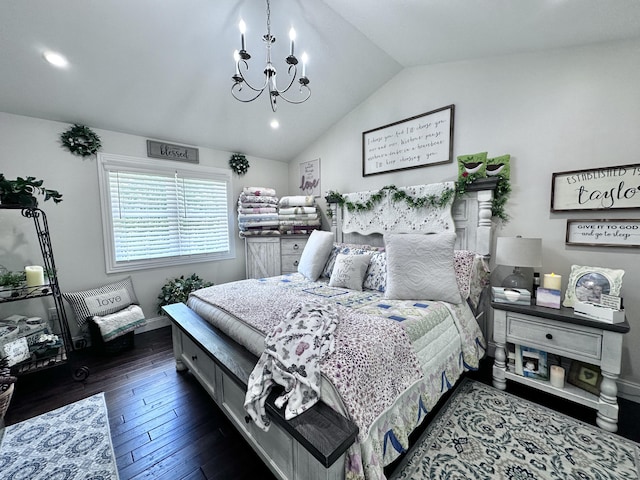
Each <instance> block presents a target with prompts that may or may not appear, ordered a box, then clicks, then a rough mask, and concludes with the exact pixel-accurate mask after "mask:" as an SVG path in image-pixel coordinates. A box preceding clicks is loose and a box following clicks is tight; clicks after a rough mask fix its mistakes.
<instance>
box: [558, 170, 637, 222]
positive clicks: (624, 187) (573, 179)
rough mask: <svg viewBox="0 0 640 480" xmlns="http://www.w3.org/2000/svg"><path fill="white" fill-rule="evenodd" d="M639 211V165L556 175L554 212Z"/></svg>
mask: <svg viewBox="0 0 640 480" xmlns="http://www.w3.org/2000/svg"><path fill="white" fill-rule="evenodd" d="M618 208H640V164H636V165H622V166H618V167H605V168H594V169H591V170H576V171H572V172H559V173H554V174H553V177H552V179H551V211H552V212H563V211H569V210H612V209H618Z"/></svg>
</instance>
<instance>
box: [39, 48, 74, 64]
mask: <svg viewBox="0 0 640 480" xmlns="http://www.w3.org/2000/svg"><path fill="white" fill-rule="evenodd" d="M42 56H43V57H44V59H45V60H46V61H47V62H49V63H50V64H51V65H54V66H56V67H59V68H64V67H66V66H67V65H69V62H68V61H67V59H66V58H64V57H63V56H62V55H60V54H59V53H56V52H50V51H49V52H44V53H43V54H42Z"/></svg>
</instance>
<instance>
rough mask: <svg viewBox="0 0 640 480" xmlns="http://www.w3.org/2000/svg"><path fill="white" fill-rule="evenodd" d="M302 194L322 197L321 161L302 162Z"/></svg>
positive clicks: (317, 159)
mask: <svg viewBox="0 0 640 480" xmlns="http://www.w3.org/2000/svg"><path fill="white" fill-rule="evenodd" d="M299 188H300V194H301V195H313V196H314V197H319V196H320V159H319V158H316V159H315V160H309V161H308V162H300V187H299Z"/></svg>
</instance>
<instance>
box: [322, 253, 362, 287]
mask: <svg viewBox="0 0 640 480" xmlns="http://www.w3.org/2000/svg"><path fill="white" fill-rule="evenodd" d="M369 258H370V256H369V255H343V254H342V253H340V254H338V258H336V264H335V266H334V267H333V272H332V273H331V279H330V280H329V286H330V287H344V288H349V289H351V290H359V291H362V282H363V281H364V275H365V273H367V267H368V266H369Z"/></svg>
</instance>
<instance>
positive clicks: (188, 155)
mask: <svg viewBox="0 0 640 480" xmlns="http://www.w3.org/2000/svg"><path fill="white" fill-rule="evenodd" d="M198 153H199V151H198V149H197V148H194V147H185V146H184V145H174V144H172V143H164V142H156V141H154V140H147V157H150V158H163V159H165V160H178V161H180V162H191V163H199V159H198Z"/></svg>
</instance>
